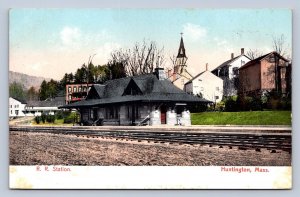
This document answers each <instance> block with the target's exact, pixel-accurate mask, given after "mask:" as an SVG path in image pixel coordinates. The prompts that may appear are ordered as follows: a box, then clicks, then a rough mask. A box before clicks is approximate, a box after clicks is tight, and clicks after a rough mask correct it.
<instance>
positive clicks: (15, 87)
mask: <svg viewBox="0 0 300 197" xmlns="http://www.w3.org/2000/svg"><path fill="white" fill-rule="evenodd" d="M9 96H10V97H13V98H15V99H17V100H21V101H24V100H25V97H26V93H25V91H24V88H23V85H22V84H20V83H17V82H13V83H12V84H10V85H9Z"/></svg>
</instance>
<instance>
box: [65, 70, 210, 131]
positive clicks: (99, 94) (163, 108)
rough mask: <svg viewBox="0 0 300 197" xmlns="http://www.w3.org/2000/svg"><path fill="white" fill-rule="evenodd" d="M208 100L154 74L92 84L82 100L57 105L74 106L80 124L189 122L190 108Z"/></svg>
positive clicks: (160, 71)
mask: <svg viewBox="0 0 300 197" xmlns="http://www.w3.org/2000/svg"><path fill="white" fill-rule="evenodd" d="M209 102H210V101H207V100H205V99H201V98H199V97H196V96H193V95H190V94H187V93H186V92H184V91H183V90H181V89H179V88H178V87H176V86H175V85H174V84H172V82H171V81H169V80H168V79H167V77H166V74H165V71H164V69H163V68H156V69H155V72H154V73H151V74H146V75H139V76H132V77H125V78H120V79H114V80H109V81H107V82H106V83H105V84H94V85H92V86H91V89H90V91H89V92H88V95H87V97H86V98H85V100H82V101H78V102H74V103H70V104H68V105H65V106H61V107H60V108H67V109H77V110H78V111H79V112H80V120H81V124H83V125H161V124H167V125H186V126H187V125H191V116H190V112H189V108H190V107H192V106H193V105H194V104H199V103H203V104H207V103H209Z"/></svg>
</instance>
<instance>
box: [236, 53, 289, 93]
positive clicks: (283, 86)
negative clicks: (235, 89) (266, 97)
mask: <svg viewBox="0 0 300 197" xmlns="http://www.w3.org/2000/svg"><path fill="white" fill-rule="evenodd" d="M290 71H291V64H289V61H288V60H287V59H285V58H284V57H282V56H281V55H279V54H278V53H277V52H275V51H274V52H271V53H268V54H265V55H263V56H261V57H259V58H256V59H254V60H252V61H250V62H248V63H247V64H245V65H244V66H242V67H241V68H240V69H239V73H240V74H239V81H240V89H239V91H240V93H244V94H246V95H250V94H251V95H253V94H259V95H260V94H263V93H264V91H272V90H275V91H277V92H280V93H283V94H286V93H289V92H288V91H290V88H289V87H290V82H291V79H290V78H291V73H290Z"/></svg>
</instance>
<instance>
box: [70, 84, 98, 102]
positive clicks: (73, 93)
mask: <svg viewBox="0 0 300 197" xmlns="http://www.w3.org/2000/svg"><path fill="white" fill-rule="evenodd" d="M92 85H93V84H86V83H83V84H67V85H66V104H69V103H73V102H76V101H81V100H82V99H85V97H86V96H87V94H88V91H89V89H90V87H91V86H92Z"/></svg>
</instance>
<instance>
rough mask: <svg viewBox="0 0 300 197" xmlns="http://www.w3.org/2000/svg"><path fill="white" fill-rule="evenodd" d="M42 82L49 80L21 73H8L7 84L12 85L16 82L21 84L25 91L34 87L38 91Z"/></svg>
mask: <svg viewBox="0 0 300 197" xmlns="http://www.w3.org/2000/svg"><path fill="white" fill-rule="evenodd" d="M43 80H46V81H50V79H49V78H44V77H36V76H31V75H27V74H23V73H18V72H13V71H9V77H8V83H9V84H12V83H13V82H17V83H20V84H23V86H24V88H25V89H26V90H27V89H29V88H30V87H31V86H33V87H35V88H36V89H39V88H40V85H41V83H42V82H43Z"/></svg>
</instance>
